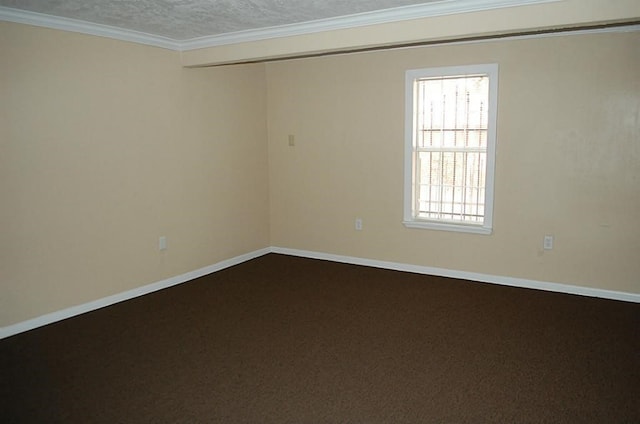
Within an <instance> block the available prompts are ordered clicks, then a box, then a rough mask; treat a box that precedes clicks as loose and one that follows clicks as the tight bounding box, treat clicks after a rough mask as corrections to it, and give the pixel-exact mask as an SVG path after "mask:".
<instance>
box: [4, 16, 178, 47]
mask: <svg viewBox="0 0 640 424" xmlns="http://www.w3.org/2000/svg"><path fill="white" fill-rule="evenodd" d="M0 21H8V22H15V23H19V24H26V25H34V26H39V27H44V28H52V29H59V30H63V31H70V32H79V33H82V34H89V35H97V36H99V37H106V38H113V39H116V40H121V41H129V42H131V43H137V44H145V45H148V46H154V47H161V48H164V49H170V50H180V43H179V42H178V41H176V40H172V39H170V38H166V37H160V36H157V35H152V34H146V33H144V32H138V31H131V30H126V29H122V28H116V27H112V26H108V25H100V24H95V23H91V22H86V21H80V20H77V19H70V18H62V17H59V16H51V15H45V14H42V13H36V12H29V11H25V10H18V9H12V8H9V7H4V6H0Z"/></svg>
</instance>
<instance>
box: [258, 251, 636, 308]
mask: <svg viewBox="0 0 640 424" xmlns="http://www.w3.org/2000/svg"><path fill="white" fill-rule="evenodd" d="M271 252H273V253H280V254H283V255H290V256H300V257H304V258H311V259H323V260H327V261H333V262H342V263H348V264H354V265H364V266H370V267H375V268H384V269H391V270H395V271H405V272H413V273H416V274H427V275H436V276H440V277H451V278H459V279H462V280H472V281H479V282H482V283H491V284H500V285H504V286H513V287H521V288H527V289H536V290H545V291H552V292H559V293H566V294H576V295H580V296H588V297H599V298H603V299H611V300H621V301H625V302H634V303H640V293H627V292H619V291H614V290H604V289H596V288H591V287H582V286H573V285H569V284H560V283H550V282H547V281H536V280H527V279H524V278H515V277H505V276H500V275H489V274H480V273H476V272H467V271H456V270H451V269H446V268H434V267H428V266H420V265H411V264H404V263H398V262H387V261H378V260H374V259H364V258H358V257H353V256H342V255H333V254H330V253H322V252H313V251H308V250H298V249H287V248H283V247H271Z"/></svg>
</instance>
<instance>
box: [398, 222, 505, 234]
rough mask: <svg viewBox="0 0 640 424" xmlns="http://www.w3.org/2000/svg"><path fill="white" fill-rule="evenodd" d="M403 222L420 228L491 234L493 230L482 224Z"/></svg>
mask: <svg viewBox="0 0 640 424" xmlns="http://www.w3.org/2000/svg"><path fill="white" fill-rule="evenodd" d="M402 223H403V224H404V226H405V227H407V228H418V229H423V230H438V231H455V232H459V233H472V234H491V233H492V231H493V229H492V228H491V227H483V226H481V225H470V224H450V223H444V222H437V221H403V222H402Z"/></svg>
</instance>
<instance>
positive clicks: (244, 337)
mask: <svg viewBox="0 0 640 424" xmlns="http://www.w3.org/2000/svg"><path fill="white" fill-rule="evenodd" d="M639 329H640V305H638V304H633V303H625V302H617V301H610V300H602V299H594V298H587V297H580V296H571V295H564V294H557V293H549V292H542V291H535V290H526V289H518V288H511V287H502V286H496V285H490V284H482V283H474V282H467V281H461V280H455V279H447V278H439V277H430V276H423V275H416V274H410V273H402V272H396V271H387V270H380V269H374V268H368V267H361V266H354V265H346V264H338V263H332V262H326V261H319V260H311V259H303V258H295V257H288V256H283V255H275V254H270V255H266V256H263V257H260V258H257V259H254V260H252V261H249V262H246V263H244V264H241V265H238V266H235V267H232V268H228V269H226V270H223V271H220V272H218V273H215V274H212V275H209V276H206V277H203V278H200V279H197V280H194V281H192V282H189V283H185V284H182V285H180V286H176V287H173V288H170V289H166V290H163V291H160V292H156V293H153V294H150V295H147V296H143V297H140V298H137V299H133V300H130V301H127V302H123V303H120V304H117V305H114V306H110V307H108V308H104V309H101V310H98V311H94V312H91V313H88V314H84V315H82V316H79V317H75V318H72V319H68V320H65V321H62V322H59V323H56V324H52V325H49V326H46V327H43V328H40V329H37V330H33V331H30V332H27V333H23V334H20V335H17V336H13V337H9V338H7V339H4V340H0V361H1V362H0V373H1V374H0V378H1V379H0V389H1V392H0V395H1V400H0V407H1V411H0V414H1V415H0V417H1V419H0V421H1V422H3V423H110V424H111V423H368V424H374V423H640V398H639V396H640V362H639V355H640V333H639V331H640V330H639Z"/></svg>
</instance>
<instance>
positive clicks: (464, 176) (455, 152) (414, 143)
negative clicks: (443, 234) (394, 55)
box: [404, 64, 498, 234]
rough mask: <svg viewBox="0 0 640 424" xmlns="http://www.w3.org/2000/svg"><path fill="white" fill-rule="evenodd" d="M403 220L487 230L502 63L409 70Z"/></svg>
mask: <svg viewBox="0 0 640 424" xmlns="http://www.w3.org/2000/svg"><path fill="white" fill-rule="evenodd" d="M405 84H406V110H405V114H406V122H405V205H404V224H405V225H406V226H407V227H411V228H431V229H439V230H450V231H465V232H473V233H482V234H490V233H491V231H492V216H493V173H494V172H493V170H494V162H495V139H496V115H497V113H496V111H497V100H498V65H497V64H489V65H471V66H456V67H448V68H427V69H414V70H409V71H407V73H406V83H405Z"/></svg>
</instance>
